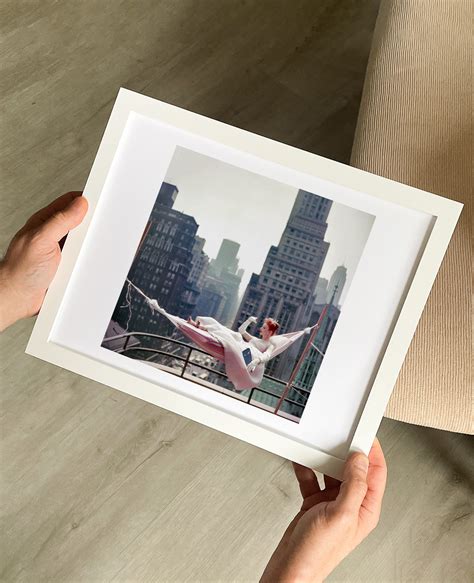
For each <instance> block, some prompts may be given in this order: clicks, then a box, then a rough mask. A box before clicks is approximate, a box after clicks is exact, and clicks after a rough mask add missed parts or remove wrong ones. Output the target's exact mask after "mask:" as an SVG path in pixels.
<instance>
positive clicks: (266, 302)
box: [234, 190, 332, 380]
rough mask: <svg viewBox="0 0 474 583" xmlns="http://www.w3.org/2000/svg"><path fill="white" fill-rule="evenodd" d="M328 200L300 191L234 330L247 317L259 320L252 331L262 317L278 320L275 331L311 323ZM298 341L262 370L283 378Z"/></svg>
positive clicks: (323, 252)
mask: <svg viewBox="0 0 474 583" xmlns="http://www.w3.org/2000/svg"><path fill="white" fill-rule="evenodd" d="M331 205H332V201H330V200H328V199H326V198H323V197H322V196H318V195H316V194H312V193H311V192H307V191H304V190H300V191H298V194H297V196H296V200H295V203H294V205H293V208H292V211H291V214H290V216H289V219H288V222H287V224H286V227H285V230H284V231H283V233H282V235H281V238H280V242H279V244H278V245H277V246H272V247H270V250H269V252H268V254H267V257H266V259H265V262H264V264H263V268H262V270H261V272H260V273H259V274H256V273H253V274H252V276H251V278H250V282H249V284H248V286H247V289H246V290H245V293H244V296H243V298H242V301H241V303H240V307H239V310H238V312H237V316H236V318H235V320H234V329H236V328H237V327H238V326H239V325H240V324H241V323H242V322H243V321H245V320H246V319H247V318H248V317H249V316H255V317H257V318H258V323H257V325H256V326H255V327H252V328H249V331H250V332H251V333H256V330H257V329H258V328H259V327H260V326H261V325H262V324H263V320H264V318H266V317H271V318H275V319H276V320H277V321H278V322H279V324H280V330H279V333H284V332H290V331H294V330H299V329H302V328H305V327H306V326H307V325H308V324H309V323H310V320H311V311H312V306H313V296H314V291H315V288H316V283H317V281H318V279H319V274H320V273H321V268H322V266H323V263H324V260H325V258H326V255H327V252H328V249H329V243H328V242H327V241H325V240H324V236H325V233H326V230H327V226H328V225H327V222H326V221H327V217H328V214H329V211H330V209H331ZM311 323H312V322H311ZM298 344H299V343H296V345H293V346H292V347H291V348H290V349H288V350H287V351H285V352H284V353H282V354H281V355H279V356H277V357H276V358H274V359H272V360H270V362H269V363H268V365H267V368H266V373H267V374H269V375H271V376H274V377H277V378H279V379H282V380H287V378H288V377H289V375H290V373H291V370H292V367H293V365H294V359H295V357H296V354H297V352H298Z"/></svg>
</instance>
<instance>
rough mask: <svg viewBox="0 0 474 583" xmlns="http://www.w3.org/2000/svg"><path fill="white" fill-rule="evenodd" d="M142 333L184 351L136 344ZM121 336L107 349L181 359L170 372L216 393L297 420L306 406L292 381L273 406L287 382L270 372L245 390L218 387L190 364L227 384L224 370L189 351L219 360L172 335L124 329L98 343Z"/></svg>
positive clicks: (303, 393)
mask: <svg viewBox="0 0 474 583" xmlns="http://www.w3.org/2000/svg"><path fill="white" fill-rule="evenodd" d="M142 337H143V338H144V339H145V338H146V339H153V340H156V341H160V342H164V343H165V344H171V345H172V346H173V347H174V348H178V349H179V350H182V351H184V353H185V354H184V355H182V354H177V353H176V352H170V351H169V350H163V349H159V348H155V347H152V346H144V345H142V344H141V343H139V344H137V343H136V342H135V341H138V338H142ZM121 340H123V346H121V347H117V348H112V347H111V348H110V349H111V350H113V351H114V352H116V353H118V354H123V355H125V356H129V357H130V358H134V357H133V356H132V354H133V353H136V354H137V356H138V355H139V354H140V353H144V354H146V353H150V354H149V356H147V357H146V358H139V360H142V361H144V362H149V363H150V364H152V363H154V360H155V359H157V357H159V356H161V357H165V358H169V359H172V360H174V361H178V362H181V363H182V366H181V370H176V369H174V370H173V369H172V370H173V374H176V375H177V376H179V377H181V378H185V376H186V375H187V376H188V377H189V376H191V377H192V379H193V380H194V381H195V382H197V383H198V384H201V385H204V386H206V387H207V388H210V389H211V390H215V391H217V392H220V393H225V394H226V395H228V396H230V397H232V398H235V399H238V400H239V401H244V402H246V403H248V404H249V405H252V406H254V407H257V408H259V409H264V410H266V411H270V412H276V414H277V415H278V416H281V417H284V418H286V419H290V420H292V421H295V422H299V418H300V417H301V415H302V413H303V411H304V408H305V406H306V402H307V400H308V397H309V394H310V391H309V390H307V389H305V388H302V387H299V386H294V385H292V387H291V388H292V389H294V390H293V391H289V392H287V396H285V398H284V399H283V400H282V401H283V404H284V406H281V405H280V406H279V407H278V409H277V404H278V402H279V401H280V399H281V396H282V394H283V392H284V389H285V387H286V386H287V383H286V382H285V381H282V380H280V379H277V378H275V377H271V376H270V375H266V374H264V375H263V379H262V382H261V383H260V385H259V386H258V387H253V388H252V389H249V390H248V391H242V392H240V393H237V392H236V391H235V390H234V391H233V390H232V389H226V388H224V387H221V386H220V385H218V384H216V383H213V382H212V381H208V380H207V379H204V378H200V377H198V376H196V375H194V374H193V371H192V369H193V368H194V369H200V370H202V371H203V372H204V371H205V374H206V373H208V374H212V375H216V376H217V377H218V378H222V379H225V380H226V381H227V382H228V383H229V384H230V385H231V384H232V383H231V382H230V381H229V379H228V377H227V375H226V374H225V372H224V371H222V370H218V369H216V368H214V367H213V366H212V365H209V363H208V364H205V363H203V362H199V361H196V360H195V359H193V358H192V357H193V355H196V354H202V355H205V356H206V360H207V361H213V362H215V363H216V364H217V363H218V362H219V361H218V360H217V359H215V358H213V357H212V356H210V355H209V354H208V353H207V352H206V351H204V350H201V349H200V348H196V347H194V346H191V345H189V344H187V343H186V342H182V341H180V340H175V339H173V338H169V337H167V336H161V335H159V334H152V333H149V332H124V333H122V334H118V335H116V336H110V337H109V338H104V340H103V341H102V346H104V345H105V346H104V347H105V348H107V346H106V345H107V344H108V343H109V344H115V345H117V342H119V341H121ZM135 358H136V359H137V357H135ZM137 360H138V359H137ZM154 364H158V365H159V364H160V363H159V362H155V363H154ZM167 368H170V367H167ZM171 368H172V367H171ZM175 371H176V372H175ZM199 381H201V382H199ZM203 381H204V382H203ZM279 387H281V391H280V392H279V393H278V392H273V391H272V390H271V389H274V390H277V391H278V388H279ZM293 393H295V394H296V395H297V396H298V399H300V400H299V401H296V400H295V399H294V398H292V396H291V395H292V394H293ZM262 395H265V396H266V397H263V398H264V399H265V400H266V401H268V400H269V399H270V400H271V399H275V400H276V403H275V406H274V407H272V406H270V405H269V404H268V402H265V400H262ZM259 397H260V398H259ZM268 398H269V399H268ZM285 405H286V406H285ZM276 409H277V410H276ZM275 410H276V411H275Z"/></svg>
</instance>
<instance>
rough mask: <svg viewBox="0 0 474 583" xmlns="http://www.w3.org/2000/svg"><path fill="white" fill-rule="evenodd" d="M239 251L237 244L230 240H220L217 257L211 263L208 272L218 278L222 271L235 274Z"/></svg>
mask: <svg viewBox="0 0 474 583" xmlns="http://www.w3.org/2000/svg"><path fill="white" fill-rule="evenodd" d="M239 249H240V244H239V243H236V242H235V241H231V240H230V239H222V243H221V246H220V247H219V251H218V253H217V257H216V258H215V259H213V260H212V261H211V265H210V272H211V273H212V274H213V275H217V276H219V275H220V274H221V273H222V271H224V270H226V271H228V272H229V273H235V272H236V271H237V268H238V266H239V260H238V258H237V254H238V252H239Z"/></svg>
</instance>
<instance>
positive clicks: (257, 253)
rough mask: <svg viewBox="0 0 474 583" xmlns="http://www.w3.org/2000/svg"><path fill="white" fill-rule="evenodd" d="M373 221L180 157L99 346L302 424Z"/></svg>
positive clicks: (210, 161)
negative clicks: (301, 420)
mask: <svg viewBox="0 0 474 583" xmlns="http://www.w3.org/2000/svg"><path fill="white" fill-rule="evenodd" d="M373 222H374V216H373V215H370V214H368V213H365V212H362V211H360V210H357V209H354V208H351V207H350V206H347V205H343V204H340V203H337V202H335V201H333V200H330V199H329V198H325V197H324V196H323V193H313V192H308V191H305V190H302V189H298V188H295V187H294V186H290V185H287V184H284V183H281V182H279V181H276V180H273V179H271V178H268V177H266V176H262V175H260V174H257V173H254V172H250V171H248V170H246V169H243V168H240V167H238V166H234V165H232V164H228V163H226V162H222V161H220V160H217V159H215V158H212V157H209V156H205V155H203V154H200V153H197V152H194V151H192V150H189V149H187V148H183V147H177V148H176V150H175V152H174V155H173V158H172V160H171V162H170V165H169V168H168V170H167V173H166V176H165V178H164V180H163V183H162V184H161V187H160V189H159V192H158V193H157V197H156V201H155V203H154V206H153V209H152V211H151V214H150V216H149V219H148V221H147V224H146V227H145V229H144V231H143V234H142V237H141V240H140V243H139V245H138V248H137V249H136V253H135V256H134V259H133V262H132V264H131V266H130V269H129V272H128V274H127V277H126V280H125V281H124V283H123V288H122V290H121V293H120V296H119V298H118V301H117V304H116V306H115V309H114V312H113V314H112V317H111V320H110V323H109V325H108V327H107V330H106V331H105V335H104V339H103V341H102V346H103V347H104V348H106V349H109V350H112V351H114V352H116V353H118V354H120V355H122V356H123V358H132V359H134V360H138V361H140V362H141V363H143V366H147V367H155V368H156V369H159V370H161V371H165V372H167V373H169V374H173V375H177V376H179V377H182V378H183V379H186V380H187V381H192V382H193V383H196V384H197V385H199V386H200V387H201V388H202V390H213V391H218V392H220V393H222V394H225V395H227V396H229V397H230V398H234V399H239V400H240V401H242V402H244V403H247V404H248V405H250V406H254V407H258V408H260V409H262V410H264V411H268V412H269V413H271V414H275V415H279V416H280V417H283V418H285V419H288V420H290V421H294V422H299V420H300V419H301V417H302V415H303V412H304V410H305V406H306V403H307V402H308V399H309V397H310V395H311V391H312V388H313V385H314V383H315V380H316V378H317V375H318V372H319V370H320V367H321V365H322V362H323V360H324V357H325V354H326V351H327V350H328V346H329V345H330V342H331V337H332V335H333V332H334V329H335V327H336V325H337V322H338V319H339V317H340V314H341V312H342V311H343V310H344V302H345V299H346V297H347V294H348V292H349V290H350V286H351V282H352V280H353V277H354V275H355V272H356V270H357V265H358V263H359V260H360V257H361V255H362V253H363V250H364V247H365V244H366V242H367V239H368V237H369V234H370V230H371V228H372V225H373Z"/></svg>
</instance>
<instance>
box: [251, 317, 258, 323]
mask: <svg viewBox="0 0 474 583" xmlns="http://www.w3.org/2000/svg"><path fill="white" fill-rule="evenodd" d="M249 322H250V323H251V324H256V323H257V322H258V318H256V317H255V316H250V318H249Z"/></svg>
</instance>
